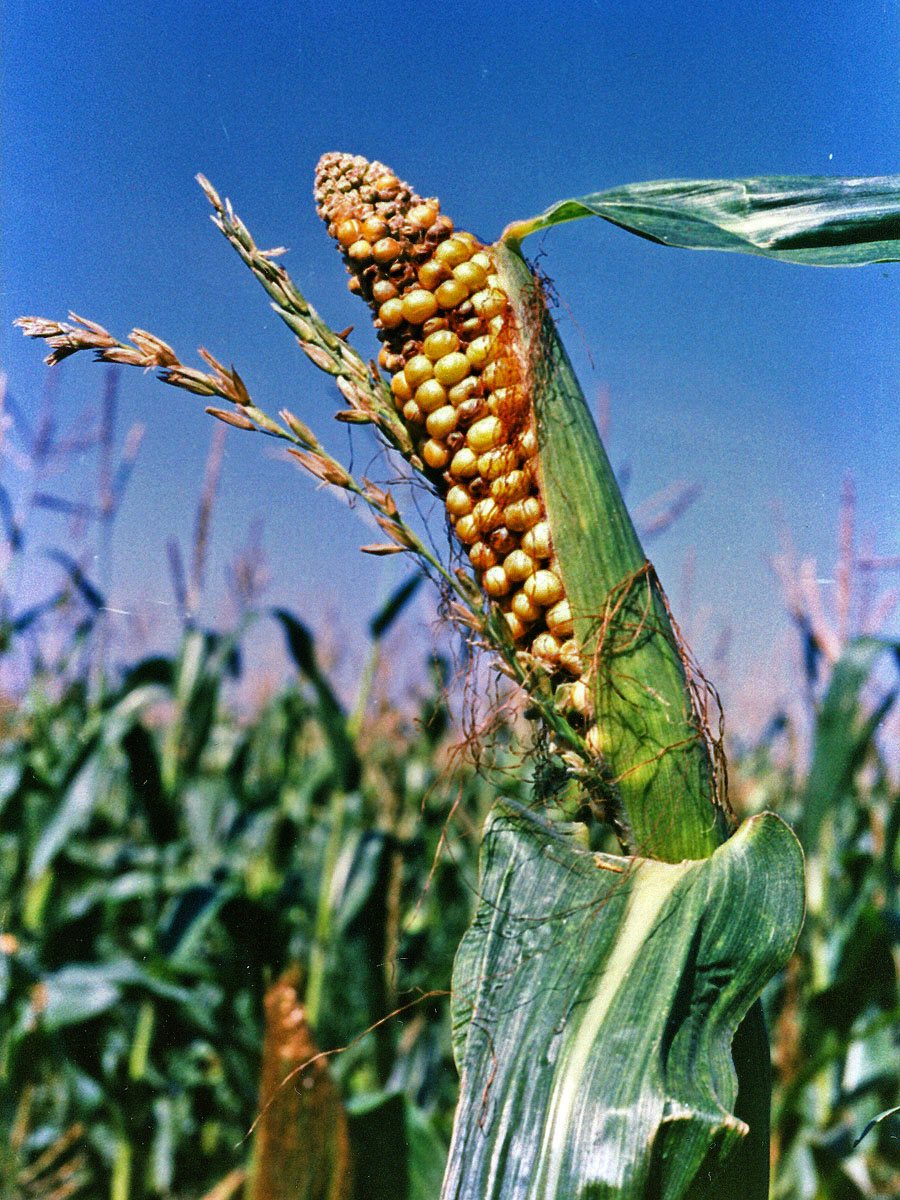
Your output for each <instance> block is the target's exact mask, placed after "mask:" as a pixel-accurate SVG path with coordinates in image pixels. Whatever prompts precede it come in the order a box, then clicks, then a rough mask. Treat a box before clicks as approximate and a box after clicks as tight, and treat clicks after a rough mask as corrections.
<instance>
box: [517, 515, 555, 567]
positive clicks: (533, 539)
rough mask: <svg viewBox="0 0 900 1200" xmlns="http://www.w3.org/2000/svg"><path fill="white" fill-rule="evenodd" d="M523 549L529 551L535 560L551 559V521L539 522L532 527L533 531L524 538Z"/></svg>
mask: <svg viewBox="0 0 900 1200" xmlns="http://www.w3.org/2000/svg"><path fill="white" fill-rule="evenodd" d="M522 549H523V550H527V551H528V553H529V554H530V555H532V557H533V558H549V557H550V554H551V546H550V523H549V521H538V523H537V524H536V525H532V527H531V529H529V530H528V532H527V533H526V534H525V535H524V537H523V538H522Z"/></svg>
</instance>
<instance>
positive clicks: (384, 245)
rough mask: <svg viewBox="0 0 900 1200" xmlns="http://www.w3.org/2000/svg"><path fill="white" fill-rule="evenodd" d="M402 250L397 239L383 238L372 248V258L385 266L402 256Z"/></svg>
mask: <svg viewBox="0 0 900 1200" xmlns="http://www.w3.org/2000/svg"><path fill="white" fill-rule="evenodd" d="M400 250H401V246H400V243H399V242H398V241H397V240H396V238H391V237H382V238H379V239H378V241H377V242H376V243H375V245H374V246H373V247H372V257H373V258H374V259H375V261H376V262H377V263H380V264H381V265H382V266H383V265H384V264H385V263H389V262H393V261H394V259H395V258H397V256H398V255H399V254H400Z"/></svg>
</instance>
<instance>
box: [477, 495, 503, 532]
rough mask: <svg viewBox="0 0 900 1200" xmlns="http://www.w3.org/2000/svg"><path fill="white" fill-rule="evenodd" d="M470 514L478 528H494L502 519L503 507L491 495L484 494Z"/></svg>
mask: <svg viewBox="0 0 900 1200" xmlns="http://www.w3.org/2000/svg"><path fill="white" fill-rule="evenodd" d="M472 516H473V517H474V518H475V520H476V521H477V522H478V526H479V528H480V529H485V530H489V529H496V528H497V526H498V525H500V524H501V523H502V521H503V509H502V508H501V507H500V505H499V504H498V503H497V501H496V500H495V499H494V497H493V496H485V497H484V499H483V500H479V501H478V503H477V504H476V505H475V507H474V508H473V509H472Z"/></svg>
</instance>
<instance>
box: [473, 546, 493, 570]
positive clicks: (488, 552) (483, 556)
mask: <svg viewBox="0 0 900 1200" xmlns="http://www.w3.org/2000/svg"><path fill="white" fill-rule="evenodd" d="M469 561H470V562H471V564H472V566H473V567H474V568H475V570H476V571H487V570H488V569H489V568H490V567H495V566H496V565H497V555H496V554H495V553H494V551H493V550H492V549H491V548H490V546H488V545H486V544H485V543H484V542H476V543H475V545H474V546H470V547H469Z"/></svg>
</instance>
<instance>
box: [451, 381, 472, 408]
mask: <svg viewBox="0 0 900 1200" xmlns="http://www.w3.org/2000/svg"><path fill="white" fill-rule="evenodd" d="M477 387H478V380H477V379H476V378H475V376H474V375H467V376H466V378H465V379H461V380H460V381H459V383H455V384H454V385H453V387H452V388H450V390H449V391H448V392H447V399H448V400H449V401H450V403H451V404H454V405H456V406H457V407H458V406H459V405H460V404H464V403H465V402H466V401H467V400H468V399H469V397H470V396H471V395H472V393H473V392H474V391H475V389H476V388H477Z"/></svg>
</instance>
